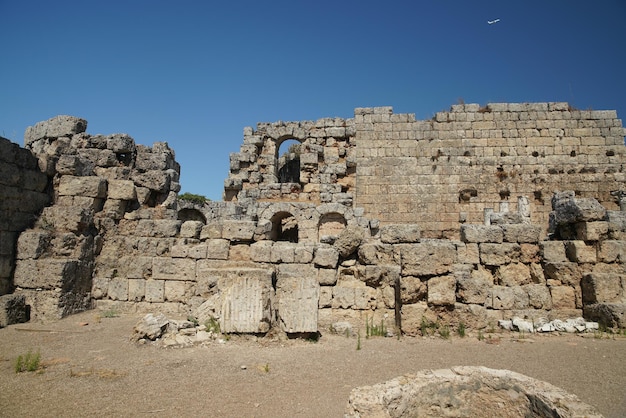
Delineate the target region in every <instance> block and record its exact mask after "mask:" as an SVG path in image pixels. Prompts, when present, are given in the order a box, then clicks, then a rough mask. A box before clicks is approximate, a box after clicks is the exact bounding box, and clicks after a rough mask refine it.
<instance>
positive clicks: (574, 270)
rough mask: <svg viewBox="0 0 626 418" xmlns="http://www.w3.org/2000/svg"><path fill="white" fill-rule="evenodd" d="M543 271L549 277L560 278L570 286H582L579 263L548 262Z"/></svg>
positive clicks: (559, 279)
mask: <svg viewBox="0 0 626 418" xmlns="http://www.w3.org/2000/svg"><path fill="white" fill-rule="evenodd" d="M543 271H544V273H545V276H546V278H547V279H552V280H558V281H559V282H560V283H562V284H565V285H569V286H580V280H581V279H582V273H581V271H580V268H579V266H578V264H577V263H572V262H565V263H546V264H545V266H544V268H543Z"/></svg>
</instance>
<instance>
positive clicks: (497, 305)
mask: <svg viewBox="0 0 626 418" xmlns="http://www.w3.org/2000/svg"><path fill="white" fill-rule="evenodd" d="M485 307H486V308H491V309H497V310H502V309H513V308H514V307H515V288H513V287H508V286H493V287H492V288H491V290H490V291H489V293H488V295H487V300H486V301H485Z"/></svg>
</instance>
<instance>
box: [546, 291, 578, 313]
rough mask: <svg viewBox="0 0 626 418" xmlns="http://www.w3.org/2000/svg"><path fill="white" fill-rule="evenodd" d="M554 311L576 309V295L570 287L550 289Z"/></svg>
mask: <svg viewBox="0 0 626 418" xmlns="http://www.w3.org/2000/svg"><path fill="white" fill-rule="evenodd" d="M550 295H551V296H552V309H576V293H575V292H574V288H573V287H570V286H552V287H550Z"/></svg>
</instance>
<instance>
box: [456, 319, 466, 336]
mask: <svg viewBox="0 0 626 418" xmlns="http://www.w3.org/2000/svg"><path fill="white" fill-rule="evenodd" d="M456 333H457V334H458V335H459V337H461V338H464V337H465V322H463V321H461V322H459V326H458V328H457V329H456Z"/></svg>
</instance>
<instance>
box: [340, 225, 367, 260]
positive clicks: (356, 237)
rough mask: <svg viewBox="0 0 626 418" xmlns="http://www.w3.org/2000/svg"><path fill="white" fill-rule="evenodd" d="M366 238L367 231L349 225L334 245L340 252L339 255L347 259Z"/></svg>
mask: <svg viewBox="0 0 626 418" xmlns="http://www.w3.org/2000/svg"><path fill="white" fill-rule="evenodd" d="M364 237H365V231H364V230H363V229H362V228H360V227H358V226H353V225H349V226H347V227H346V228H345V229H344V230H343V231H341V233H340V234H339V237H338V238H337V240H336V241H335V242H334V244H333V245H334V247H335V248H336V249H337V251H339V255H340V256H341V257H344V258H345V257H348V256H349V255H350V254H352V253H354V252H355V251H356V250H357V249H358V248H359V245H361V243H362V242H363V239H364Z"/></svg>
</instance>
